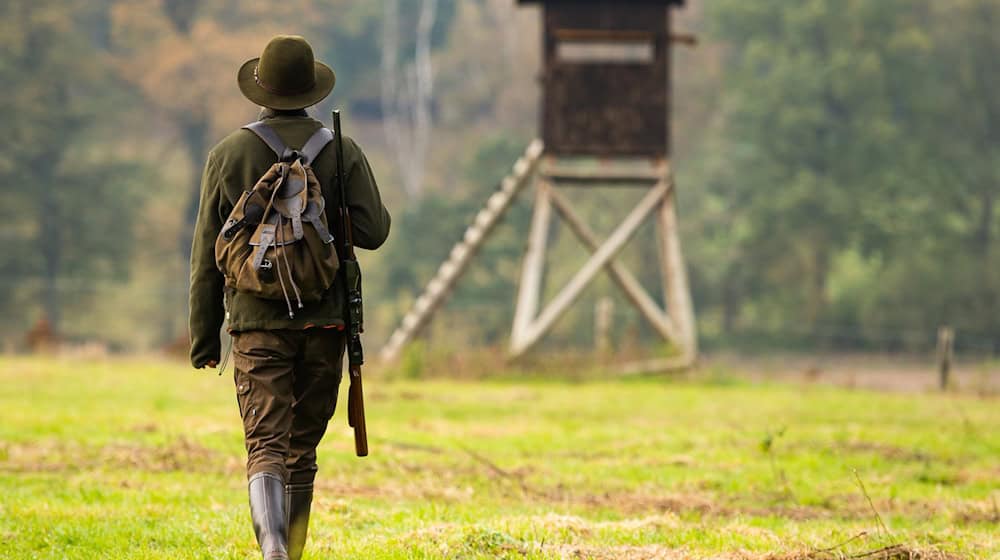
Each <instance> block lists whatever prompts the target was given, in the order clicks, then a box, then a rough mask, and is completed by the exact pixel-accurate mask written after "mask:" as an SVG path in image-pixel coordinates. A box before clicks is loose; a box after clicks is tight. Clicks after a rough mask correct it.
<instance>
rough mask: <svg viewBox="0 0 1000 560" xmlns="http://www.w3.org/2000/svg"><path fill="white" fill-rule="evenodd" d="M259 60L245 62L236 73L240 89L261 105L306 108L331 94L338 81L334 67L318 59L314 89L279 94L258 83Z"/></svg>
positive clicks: (247, 96) (287, 108)
mask: <svg viewBox="0 0 1000 560" xmlns="http://www.w3.org/2000/svg"><path fill="white" fill-rule="evenodd" d="M259 61H260V58H259V57H258V58H251V59H250V60H248V61H246V62H244V63H243V66H240V70H239V72H237V73H236V81H237V83H239V85H240V91H241V92H243V95H244V96H245V97H246V98H247V99H249V100H250V101H253V102H254V103H256V104H257V105H260V106H261V107H268V108H270V109H285V110H291V109H305V108H306V107H310V106H312V105H315V104H317V103H319V102H320V101H322V100H323V99H324V98H325V97H326V96H327V95H330V92H331V91H333V86H334V84H335V83H336V82H337V76H336V74H334V73H333V69H331V68H330V67H329V66H327V65H326V64H323V63H322V62H318V61H317V62H315V63H314V64H315V65H316V66H315V73H316V85H314V86H313V87H312V89H310V90H309V91H306V92H303V93H298V94H295V95H279V94H277V93H273V92H270V91H267V90H266V89H264V88H262V87H260V85H258V84H257V80H256V79H255V78H254V75H253V73H254V70H255V69H256V68H257V63H258V62H259Z"/></svg>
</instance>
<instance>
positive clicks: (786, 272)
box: [682, 0, 1000, 348]
mask: <svg viewBox="0 0 1000 560" xmlns="http://www.w3.org/2000/svg"><path fill="white" fill-rule="evenodd" d="M707 6H708V9H709V13H708V15H707V18H708V22H709V27H710V33H711V35H712V37H713V39H714V40H717V41H719V42H720V43H721V44H723V45H725V47H726V48H725V55H724V57H723V60H724V67H723V70H722V75H723V76H724V78H723V83H722V87H723V90H722V91H723V93H722V100H721V102H720V111H721V119H720V122H721V124H720V126H718V127H717V130H716V131H715V133H714V134H712V135H710V136H709V137H708V138H707V139H706V140H705V141H704V148H703V151H713V152H716V153H718V154H722V155H721V156H714V155H712V156H710V155H706V156H702V157H703V161H704V162H705V163H706V164H707V165H705V166H704V167H703V170H702V171H700V172H699V173H696V174H695V177H694V182H696V183H703V184H704V185H705V188H704V189H701V188H700V186H701V185H700V184H695V185H693V186H692V189H691V190H692V191H693V196H694V197H695V200H694V201H689V202H688V203H687V204H688V207H687V208H686V210H688V214H687V216H691V215H692V214H693V219H694V220H695V221H696V222H698V223H699V224H704V225H702V226H701V227H700V228H699V229H697V230H693V231H691V230H689V238H693V243H692V244H691V245H692V246H693V247H694V250H693V252H692V253H691V254H692V260H693V263H692V264H693V268H694V270H693V274H692V276H693V278H694V279H695V280H694V285H695V292H696V296H697V299H698V302H697V303H698V305H697V307H698V308H699V309H700V310H701V311H703V312H705V315H706V316H707V317H709V320H708V322H707V323H708V325H709V329H710V331H711V332H714V333H723V334H724V333H729V332H732V331H734V330H739V329H744V330H757V331H771V332H778V333H787V334H788V335H791V336H792V337H795V336H799V335H801V336H805V337H807V338H808V339H810V340H813V341H815V340H818V339H820V338H823V339H827V340H830V339H831V338H832V339H834V340H836V339H837V336H838V335H839V334H848V335H849V336H847V339H845V340H842V341H841V343H843V344H845V345H849V346H856V345H864V344H866V343H878V342H879V340H880V339H881V338H885V337H886V335H887V333H890V334H889V336H890V337H891V338H893V339H896V340H899V339H902V338H904V337H903V336H902V334H903V333H904V332H905V331H907V330H908V331H913V330H923V331H924V332H925V333H932V332H933V331H934V329H935V328H936V327H937V325H939V324H942V323H951V324H957V325H960V326H961V327H962V328H963V329H964V330H965V332H966V334H967V335H971V337H972V338H978V339H980V340H982V338H988V339H992V340H994V341H997V339H996V334H997V332H998V331H997V328H996V325H997V322H996V320H995V319H994V317H996V315H997V313H996V311H997V304H998V296H1000V283H998V281H997V278H996V274H995V273H993V270H994V269H995V268H996V267H995V266H992V264H991V263H992V262H994V258H995V257H994V256H993V255H994V253H995V249H994V245H995V242H994V241H995V239H996V238H997V236H998V234H1000V231H998V227H997V220H996V208H995V205H994V201H993V199H994V198H995V196H996V192H997V191H996V189H997V179H1000V175H998V174H997V173H996V169H995V163H994V162H995V161H997V154H996V153H995V145H996V143H995V142H993V141H991V140H990V137H989V136H988V135H986V134H987V133H986V132H985V131H986V130H989V129H990V127H991V126H992V125H991V124H990V123H993V122H994V121H995V119H996V118H997V117H996V115H1000V105H997V100H996V96H992V95H982V94H981V91H982V90H981V89H979V88H988V87H990V86H989V84H990V83H991V82H992V81H994V80H995V79H996V75H997V73H996V72H993V71H991V69H992V68H993V67H992V66H991V65H993V64H995V57H994V56H993V53H995V52H996V51H997V48H998V47H1000V45H998V44H997V43H996V39H995V34H994V33H990V32H987V31H986V29H987V28H990V24H989V22H990V21H993V20H994V18H996V17H1000V7H998V6H997V5H996V4H995V3H994V2H989V1H986V0H968V1H966V2H962V3H960V4H959V5H956V6H952V5H948V6H943V5H941V4H940V3H937V4H935V3H933V2H930V1H926V0H924V1H920V2H912V1H904V0H887V1H884V2H866V1H863V0H857V1H848V2H830V1H826V0H808V1H804V2H796V3H793V4H789V3H787V2H781V1H778V0H773V1H760V2H753V3H746V2H740V1H738V0H721V1H717V2H711V3H709V4H707ZM942 19H944V20H946V21H947V24H945V23H942V21H941V20H942ZM931 20H933V21H934V22H935V23H934V24H933V25H930V24H928V22H929V21H931ZM959 43H961V46H959ZM996 124H998V125H1000V122H997V123H996ZM696 157H697V156H696ZM687 165H697V162H696V163H694V164H687ZM690 181H691V179H689V182H690ZM706 218H707V220H706ZM683 219H685V216H682V220H683ZM687 219H692V218H687ZM831 328H832V329H834V330H836V331H838V332H836V333H834V334H833V335H832V337H828V336H826V335H824V334H823V333H824V331H825V330H829V329H831ZM853 330H857V333H859V334H856V335H853V334H850V333H849V332H847V331H853ZM893 333H894V334H893ZM895 344H896V343H895V342H894V343H893V345H895ZM924 347H925V348H926V345H924Z"/></svg>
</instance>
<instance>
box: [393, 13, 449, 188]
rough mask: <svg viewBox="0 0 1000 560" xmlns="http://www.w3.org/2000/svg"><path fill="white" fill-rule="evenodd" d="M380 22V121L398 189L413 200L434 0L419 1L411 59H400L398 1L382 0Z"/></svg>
mask: <svg viewBox="0 0 1000 560" xmlns="http://www.w3.org/2000/svg"><path fill="white" fill-rule="evenodd" d="M384 6H385V15H384V19H383V22H382V96H381V98H382V99H381V100H382V123H383V129H384V132H385V138H386V142H387V143H388V145H389V150H390V151H391V153H392V156H393V159H394V160H395V163H396V167H397V169H398V171H399V176H400V180H401V184H402V187H403V191H404V192H405V193H406V196H407V197H408V198H411V199H413V198H417V197H419V196H420V194H421V192H422V190H423V182H424V171H425V165H426V162H427V152H428V149H429V148H430V138H431V128H432V122H431V103H432V100H433V94H434V70H433V66H432V64H431V32H432V30H433V28H434V20H435V15H436V10H437V0H422V1H421V3H420V12H419V15H418V17H417V25H416V29H415V33H416V36H415V40H414V49H413V59H412V60H409V61H400V56H399V55H400V45H401V44H402V41H401V35H402V30H401V28H400V10H399V0H385V3H384Z"/></svg>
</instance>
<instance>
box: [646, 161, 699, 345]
mask: <svg viewBox="0 0 1000 560" xmlns="http://www.w3.org/2000/svg"><path fill="white" fill-rule="evenodd" d="M665 173H666V178H665V180H666V181H667V182H670V183H671V184H672V183H673V179H672V176H671V173H670V170H669V169H666V170H665ZM675 192H676V190H675V189H671V191H670V192H669V193H668V194H667V196H665V197H664V198H663V201H662V203H661V204H660V208H659V212H658V213H657V217H656V218H657V219H656V224H657V229H658V233H659V248H660V267H661V268H660V271H661V277H662V279H663V297H664V300H665V301H666V302H667V314H668V315H669V316H670V319H671V322H672V323H673V325H674V327H675V328H676V330H677V336H678V338H677V339H676V340H678V342H679V344H678V345H679V346H680V347H681V352H682V353H683V355H684V356H685V357H687V358H688V359H689V360H691V361H694V359H695V358H696V356H697V355H698V333H697V326H696V325H695V320H694V305H693V304H692V303H691V291H690V289H689V287H688V277H687V266H686V265H685V264H684V255H683V253H682V252H681V240H680V234H679V232H678V227H677V210H676V208H675V205H674V193H675Z"/></svg>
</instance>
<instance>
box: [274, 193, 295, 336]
mask: <svg viewBox="0 0 1000 560" xmlns="http://www.w3.org/2000/svg"><path fill="white" fill-rule="evenodd" d="M276 214H277V215H278V234H277V235H275V236H274V260H275V263H274V266H275V272H277V273H278V283H279V284H281V295H283V296H285V305H286V306H288V318H289V319H294V318H295V312H294V311H292V300H290V299H288V290H286V289H285V280H284V279H283V278H282V277H281V261H280V260H279V259H278V243H279V242H280V243H284V238H285V236H284V234H283V233H282V230H283V229H284V228H282V223H281V212H276ZM279 238H280V241H279ZM288 279H289V280H291V279H292V277H291V275H290V274H289V276H288Z"/></svg>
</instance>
